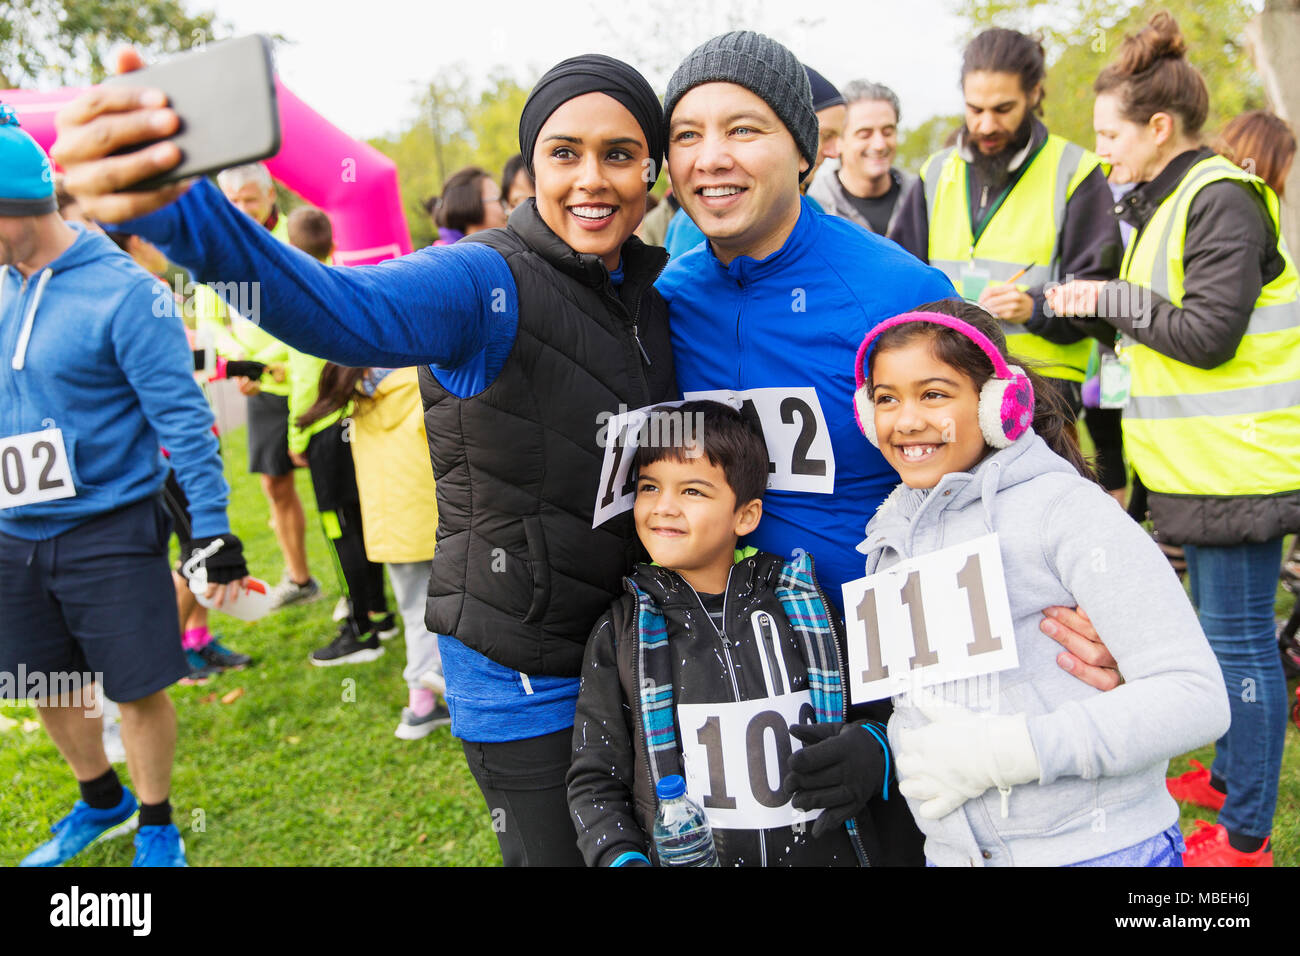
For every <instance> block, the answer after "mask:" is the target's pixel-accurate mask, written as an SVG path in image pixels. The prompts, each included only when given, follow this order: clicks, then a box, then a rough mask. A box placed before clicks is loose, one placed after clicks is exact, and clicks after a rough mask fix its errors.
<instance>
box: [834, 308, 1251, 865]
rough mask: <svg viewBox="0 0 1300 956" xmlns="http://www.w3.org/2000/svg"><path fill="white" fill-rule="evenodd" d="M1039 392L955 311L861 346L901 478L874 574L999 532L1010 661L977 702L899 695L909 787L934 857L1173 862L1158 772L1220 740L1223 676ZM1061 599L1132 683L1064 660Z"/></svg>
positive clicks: (872, 543) (894, 325)
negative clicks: (1056, 623)
mask: <svg viewBox="0 0 1300 956" xmlns="http://www.w3.org/2000/svg"><path fill="white" fill-rule="evenodd" d="M1038 384H1041V383H1040V382H1039V381H1038V379H1037V376H1036V375H1035V374H1034V373H1033V372H1032V371H1026V370H1025V369H1023V368H1020V367H1018V366H1016V365H1015V364H1012V361H1011V360H1009V358H1008V356H1007V354H1006V345H1005V339H1004V338H1003V335H1002V333H1001V332H1000V331H999V329H998V326H997V323H996V322H995V321H993V320H992V319H991V318H990V317H989V315H988V313H986V312H985V311H984V310H983V309H981V308H979V307H978V306H976V305H972V304H970V303H966V302H961V301H959V300H946V301H944V302H937V303H932V304H929V305H924V306H920V307H919V308H918V310H917V311H915V312H909V313H906V314H904V315H900V316H896V317H894V318H892V319H889V320H887V321H885V322H882V323H880V324H879V325H878V326H876V327H875V328H874V329H873V330H872V331H871V333H870V334H868V335H867V337H866V339H865V341H863V343H862V346H861V348H860V349H859V351H858V356H857V385H858V388H857V393H856V396H855V402H854V404H855V408H854V412H855V415H856V416H857V420H858V424H859V426H860V427H861V428H862V431H863V433H864V434H865V435H866V437H867V440H868V441H870V442H871V443H872V444H873V445H876V446H877V447H878V448H880V450H881V452H882V453H883V454H884V456H885V458H886V459H887V460H888V461H889V463H890V464H891V465H893V466H894V468H895V469H897V470H898V473H899V475H900V477H901V478H902V484H900V485H899V486H898V487H897V488H896V489H895V490H894V492H893V493H892V494H891V495H890V496H889V497H888V498H887V499H886V500H885V503H884V504H883V505H882V506H881V507H880V509H879V510H878V511H877V512H876V514H875V516H874V517H873V518H872V519H871V521H870V523H869V524H868V525H867V538H866V540H865V541H864V542H863V543H862V545H861V546H860V547H859V550H861V551H863V552H864V553H865V554H866V556H867V561H866V573H867V574H868V575H870V574H875V573H877V572H880V571H885V570H887V569H889V568H891V567H892V566H894V565H897V564H899V563H900V562H903V561H906V560H909V559H914V558H921V557H922V556H926V555H929V554H932V553H934V552H938V551H941V550H943V549H946V548H951V547H953V546H954V545H962V544H963V543H966V542H972V541H974V540H975V539H978V538H982V537H984V536H987V535H990V534H996V535H997V539H996V545H997V548H998V552H999V553H1000V557H1001V563H1002V567H1003V572H1004V579H1005V591H1006V598H1005V600H1006V601H1007V603H1008V604H1009V608H1010V630H1011V632H1012V635H1013V639H1014V643H1015V651H1016V661H1017V662H1016V664H1015V666H1014V667H1012V668H1011V669H1007V670H1002V671H1001V672H999V673H997V674H995V675H992V678H993V679H987V680H983V681H982V683H981V684H980V687H979V690H978V691H977V692H964V693H963V692H962V691H963V688H962V687H960V686H958V684H964V683H966V682H965V681H963V682H954V683H953V684H948V685H940V686H938V687H932V688H924V689H919V690H918V689H909V690H908V691H907V692H905V693H899V694H897V695H896V696H895V697H894V714H893V717H892V718H891V720H890V723H889V738H890V743H891V745H892V748H893V751H894V757H895V762H896V767H897V772H898V775H899V778H900V790H901V792H902V793H903V794H904V795H905V796H906V797H907V800H908V805H909V806H910V808H911V810H912V814H913V816H914V817H915V818H916V821H917V824H918V825H919V826H920V828H921V830H922V831H923V832H924V833H925V837H926V844H925V854H926V859H927V861H928V862H929V863H931V864H933V865H936V866H953V865H958V866H969V865H976V866H1015V865H1020V866H1026V865H1028V866H1061V865H1093V866H1096V865H1102V866H1106V865H1116V866H1180V865H1182V864H1181V856H1180V854H1181V852H1182V849H1183V846H1182V839H1181V836H1180V834H1179V831H1178V807H1177V805H1176V804H1175V803H1174V801H1173V800H1172V798H1170V796H1169V793H1168V791H1167V790H1166V789H1165V783H1164V777H1165V768H1166V766H1167V764H1168V760H1169V758H1170V757H1172V756H1175V755H1177V754H1180V753H1183V752H1185V751H1187V750H1191V749H1193V748H1195V747H1199V746H1201V745H1203V744H1205V743H1208V742H1209V741H1212V740H1214V739H1215V738H1217V737H1218V736H1220V735H1221V734H1222V733H1223V732H1224V731H1225V730H1226V729H1227V726H1228V720H1229V714H1228V700H1227V693H1226V691H1225V690H1224V685H1223V679H1222V676H1221V674H1220V671H1219V667H1218V664H1217V663H1216V662H1215V658H1214V654H1213V653H1212V652H1211V650H1210V647H1209V644H1208V643H1207V641H1206V639H1205V636H1204V634H1203V632H1202V631H1201V628H1200V626H1199V624H1198V623H1197V618H1196V614H1195V613H1194V612H1193V610H1192V607H1191V604H1190V602H1189V601H1188V599H1187V596H1186V594H1185V593H1184V592H1183V589H1182V587H1181V586H1180V585H1179V583H1178V579H1177V577H1175V575H1174V573H1173V571H1172V570H1171V569H1170V567H1169V563H1168V561H1167V560H1165V558H1164V556H1163V555H1162V554H1161V553H1160V550H1159V548H1158V547H1157V546H1156V545H1155V544H1154V543H1153V542H1152V541H1151V539H1150V538H1149V537H1148V536H1147V535H1146V534H1145V533H1144V532H1143V530H1142V529H1141V527H1139V526H1138V525H1137V524H1136V523H1135V522H1134V521H1133V520H1132V519H1131V518H1129V517H1128V515H1127V514H1125V512H1124V511H1123V509H1122V508H1120V506H1119V505H1118V504H1116V503H1115V501H1114V499H1113V498H1111V497H1110V496H1109V495H1107V494H1106V492H1105V491H1104V490H1103V489H1102V488H1101V487H1100V486H1099V485H1098V484H1097V483H1096V482H1095V480H1094V479H1093V476H1092V474H1091V471H1090V469H1089V467H1088V464H1087V462H1086V461H1085V459H1084V458H1083V455H1082V454H1081V453H1080V451H1079V448H1078V445H1077V444H1076V443H1075V438H1074V433H1073V430H1072V429H1071V428H1070V427H1069V426H1068V424H1067V418H1066V416H1067V414H1068V411H1067V410H1066V409H1064V408H1058V407H1057V405H1056V402H1055V401H1054V397H1053V393H1052V392H1051V390H1050V389H1048V388H1041V387H1040V388H1035V385H1038ZM969 586H970V582H969V579H967V580H965V581H964V582H963V583H962V587H969ZM980 586H981V587H983V586H984V585H980ZM995 586H996V585H995ZM980 600H981V602H982V601H985V600H987V601H989V602H990V604H992V603H996V602H997V601H998V597H997V596H996V595H992V594H991V593H990V594H983V595H981V598H980ZM918 603H919V602H918ZM1054 604H1062V605H1068V606H1074V605H1076V604H1078V605H1081V606H1084V607H1087V608H1088V609H1089V612H1090V614H1091V616H1092V620H1093V622H1094V624H1095V625H1096V627H1097V631H1098V633H1099V634H1100V635H1101V639H1102V641H1103V642H1104V643H1105V644H1106V646H1107V647H1108V648H1110V650H1111V652H1112V653H1113V654H1114V656H1115V659H1116V660H1117V661H1118V663H1119V669H1120V672H1121V674H1122V675H1123V677H1124V678H1125V681H1126V683H1125V684H1123V685H1122V686H1120V687H1119V688H1117V689H1115V690H1113V691H1109V692H1106V693H1102V692H1100V691H1098V690H1095V689H1094V688H1091V687H1088V686H1086V685H1084V684H1082V683H1081V682H1079V681H1077V680H1073V679H1072V678H1071V677H1070V676H1069V675H1068V674H1067V673H1065V672H1064V671H1062V670H1061V669H1060V667H1058V666H1057V664H1056V655H1057V651H1058V650H1059V647H1058V645H1057V644H1056V643H1055V642H1054V641H1052V640H1050V639H1049V638H1047V637H1045V636H1044V635H1043V634H1042V632H1041V631H1039V629H1038V619H1039V617H1040V613H1039V609H1041V608H1043V607H1047V606H1049V605H1054ZM1002 606H1004V607H1005V605H1002ZM913 630H914V631H915V622H914V624H913ZM917 653H918V657H919V656H920V650H918V652H917ZM913 667H915V664H913ZM967 680H968V681H973V680H975V679H974V678H969V679H967ZM966 690H968V691H969V690H970V689H969V688H967V689H966ZM954 700H960V701H961V703H960V704H955V703H953V701H954Z"/></svg>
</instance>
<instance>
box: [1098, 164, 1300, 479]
mask: <svg viewBox="0 0 1300 956" xmlns="http://www.w3.org/2000/svg"><path fill="white" fill-rule="evenodd" d="M1225 179H1230V180H1236V181H1238V182H1243V183H1249V184H1250V185H1251V186H1253V187H1254V188H1255V189H1256V190H1257V191H1258V192H1259V194H1260V196H1262V197H1263V199H1264V202H1265V205H1266V206H1267V207H1268V212H1269V216H1270V218H1271V219H1272V222H1273V229H1274V233H1275V234H1276V235H1277V236H1278V250H1279V252H1280V253H1281V255H1282V258H1283V261H1284V262H1285V266H1284V268H1283V270H1282V273H1281V274H1280V275H1279V276H1278V277H1277V278H1276V279H1274V280H1273V281H1272V282H1270V283H1268V284H1267V285H1266V286H1264V288H1263V289H1262V290H1261V291H1260V294H1259V298H1258V299H1256V300H1255V308H1254V310H1253V311H1252V312H1251V315H1250V322H1249V324H1248V325H1247V326H1246V334H1245V335H1244V336H1243V337H1242V340H1241V344H1239V345H1238V346H1237V351H1236V354H1234V355H1233V357H1232V358H1231V359H1229V360H1228V361H1227V362H1225V363H1223V364H1222V365H1220V366H1218V367H1217V368H1214V369H1210V370H1208V371H1206V370H1204V369H1199V368H1195V367H1194V366H1191V365H1186V364H1184V363H1182V362H1179V361H1178V360H1176V359H1172V358H1169V357H1168V356H1166V355H1162V354H1161V353H1159V352H1157V351H1155V350H1154V349H1152V348H1148V347H1147V346H1145V345H1139V344H1137V343H1136V342H1135V341H1134V340H1133V339H1132V337H1130V336H1127V335H1126V336H1124V337H1123V341H1122V343H1121V348H1120V356H1121V359H1122V360H1123V361H1125V362H1127V363H1128V364H1129V365H1130V368H1131V370H1132V382H1131V393H1130V399H1129V403H1128V405H1127V406H1126V407H1125V409H1124V422H1123V428H1124V450H1125V452H1126V453H1127V454H1128V456H1129V460H1130V461H1132V462H1133V467H1134V469H1135V470H1136V471H1137V473H1138V474H1139V475H1140V476H1141V477H1142V481H1143V483H1144V484H1145V485H1146V486H1147V487H1148V488H1149V489H1151V490H1152V491H1156V492H1160V493H1162V494H1170V495H1198V496H1202V497H1204V496H1220V495H1223V496H1229V495H1231V496H1238V495H1270V494H1278V493H1282V492H1293V491H1296V490H1298V489H1300V276H1298V275H1297V272H1296V266H1295V262H1294V261H1293V260H1292V258H1291V255H1290V253H1289V252H1288V251H1287V248H1286V243H1285V241H1284V240H1283V239H1282V231H1281V221H1280V216H1279V204H1278V198H1277V195H1276V194H1275V193H1274V192H1273V190H1272V189H1270V188H1269V187H1268V186H1267V184H1265V183H1264V182H1263V181H1262V180H1260V179H1259V178H1258V177H1256V176H1252V175H1250V174H1249V173H1246V172H1244V171H1242V170H1241V169H1238V168H1237V167H1236V166H1234V165H1233V164H1232V163H1230V162H1228V161H1227V160H1226V159H1223V158H1222V157H1220V156H1212V157H1209V158H1207V159H1203V160H1201V161H1200V162H1199V163H1196V164H1195V165H1194V166H1192V168H1191V169H1189V170H1188V171H1187V174H1186V175H1185V176H1183V178H1182V181H1181V182H1179V184H1178V185H1177V186H1176V187H1175V189H1174V191H1173V192H1172V193H1171V194H1170V195H1169V196H1167V197H1166V198H1165V200H1164V202H1162V203H1161V204H1160V206H1159V207H1158V208H1157V209H1156V211H1155V214H1154V215H1153V216H1152V217H1151V220H1150V221H1149V222H1148V223H1147V224H1146V226H1145V227H1144V228H1143V229H1142V231H1141V233H1139V234H1138V235H1137V236H1136V237H1135V238H1134V240H1133V241H1131V242H1130V243H1129V247H1128V249H1127V250H1125V255H1124V264H1123V268H1122V270H1121V278H1123V279H1125V280H1127V281H1128V282H1131V283H1133V284H1134V285H1136V286H1140V287H1142V288H1143V289H1147V290H1150V291H1151V292H1154V293H1155V294H1156V295H1159V296H1160V297H1161V298H1164V299H1167V300H1168V301H1169V302H1171V303H1173V305H1175V306H1181V305H1182V301H1183V292H1184V288H1183V279H1184V273H1183V255H1184V245H1185V243H1186V241H1187V216H1188V211H1189V210H1190V209H1191V205H1192V200H1193V199H1194V198H1195V196H1196V194H1197V193H1198V192H1200V191H1201V190H1202V189H1204V188H1205V187H1206V186H1208V185H1209V184H1210V183H1214V182H1219V181H1221V180H1225ZM1146 308H1148V309H1149V308H1150V302H1147V303H1146Z"/></svg>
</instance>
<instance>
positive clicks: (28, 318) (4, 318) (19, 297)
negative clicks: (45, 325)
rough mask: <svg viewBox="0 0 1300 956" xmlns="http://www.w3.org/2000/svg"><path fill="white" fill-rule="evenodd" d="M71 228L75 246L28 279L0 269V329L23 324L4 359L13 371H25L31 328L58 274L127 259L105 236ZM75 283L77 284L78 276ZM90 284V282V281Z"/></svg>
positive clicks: (13, 271) (11, 270)
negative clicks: (106, 257) (31, 285)
mask: <svg viewBox="0 0 1300 956" xmlns="http://www.w3.org/2000/svg"><path fill="white" fill-rule="evenodd" d="M69 226H70V228H71V229H72V230H73V231H75V232H76V233H77V238H76V239H75V240H73V243H72V245H70V246H69V247H68V248H67V249H65V250H63V252H62V253H61V254H60V255H58V256H57V257H55V258H54V259H52V260H51V261H50V262H49V263H48V264H47V265H46V266H45V267H44V268H42V269H41V270H40V271H38V272H36V273H35V274H33V275H32V276H30V277H25V276H23V274H22V273H20V272H19V271H18V270H17V269H16V268H13V267H11V266H0V327H3V328H7V327H9V324H10V323H11V322H17V323H20V324H19V326H18V338H17V340H16V341H15V343H14V347H13V351H12V353H11V354H10V355H7V356H5V359H6V360H7V361H8V362H9V366H10V368H12V369H13V370H14V371H21V370H22V369H23V368H24V367H26V364H27V346H28V343H30V342H31V340H32V328H33V327H34V326H35V325H36V321H37V318H38V316H39V314H40V308H41V300H42V299H43V298H44V296H45V289H46V286H48V285H49V283H50V280H51V279H53V278H54V276H55V275H56V274H59V275H62V274H64V273H74V272H75V271H76V270H77V269H80V268H82V267H85V266H89V265H92V264H93V263H95V262H96V261H97V260H99V259H101V258H102V257H103V256H104V255H106V254H112V255H120V256H125V255H126V254H125V253H124V252H122V251H121V250H120V249H119V248H118V247H117V244H116V243H114V242H113V241H112V240H111V239H109V238H108V237H107V236H105V235H104V234H103V233H102V232H92V231H90V230H88V229H84V228H83V227H81V226H80V225H78V224H76V223H70V224H69ZM73 279H74V281H75V276H73ZM87 281H91V280H90V279H89V278H88V279H87ZM29 282H30V283H34V284H35V285H34V288H33V291H32V293H31V294H30V295H29V296H24V294H23V293H24V292H25V291H26V289H27V285H28V283H29Z"/></svg>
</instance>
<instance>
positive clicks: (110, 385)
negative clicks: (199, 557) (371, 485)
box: [0, 226, 230, 541]
mask: <svg viewBox="0 0 1300 956" xmlns="http://www.w3.org/2000/svg"><path fill="white" fill-rule="evenodd" d="M72 228H73V229H74V230H76V231H77V233H78V235H77V238H76V241H75V242H73V244H72V245H71V246H69V247H68V248H67V249H66V250H65V251H64V252H63V253H62V255H60V256H58V257H57V258H55V259H54V260H53V261H52V262H50V263H49V265H47V266H46V267H45V268H43V269H41V270H40V271H39V272H38V273H36V274H35V275H32V276H31V277H30V278H24V276H23V275H22V274H21V273H19V272H18V270H17V269H15V268H13V267H6V266H0V437H4V438H7V437H10V436H13V435H22V434H26V433H29V432H35V431H39V430H41V429H45V428H58V429H60V430H61V431H62V433H63V443H64V447H65V448H66V449H67V453H68V464H69V467H70V469H71V472H72V480H73V484H74V485H75V486H76V492H77V493H76V496H75V497H70V498H59V499H55V500H53V501H44V502H38V503H35V504H27V505H19V506H17V507H12V508H6V509H4V510H0V532H3V533H4V534H8V535H12V536H13V537H16V538H23V539H25V540H29V541H43V540H48V539H50V538H53V537H55V536H57V535H60V534H62V533H64V532H65V531H69V530H71V529H72V528H75V527H76V526H77V525H79V524H82V523H84V522H86V521H89V520H90V519H91V518H94V517H96V516H98V515H101V514H104V513H106V512H109V511H113V510H115V509H117V508H121V507H124V506H126V505H129V504H134V503H135V502H137V501H140V500H141V499H143V498H148V497H150V496H151V495H154V494H156V493H157V492H158V491H159V489H161V488H162V486H163V483H164V482H165V481H166V479H167V471H168V468H169V465H168V463H167V459H166V458H164V457H163V454H162V447H163V446H165V447H166V448H167V450H168V452H169V453H170V455H171V466H170V467H174V468H175V470H176V476H177V479H178V480H179V481H180V484H181V488H182V489H183V490H184V492H185V494H186V496H187V497H188V498H189V500H190V519H191V521H192V523H193V526H194V534H195V535H196V536H198V537H207V536H210V535H218V534H224V533H226V532H228V531H229V530H230V525H229V523H228V522H227V520H226V501H227V498H228V497H229V487H228V486H227V485H226V480H225V478H224V477H223V475H222V471H221V458H220V455H219V452H218V446H217V439H216V437H215V436H214V435H213V434H212V411H211V409H209V408H208V403H207V401H206V400H205V399H204V397H203V393H202V391H201V390H200V389H199V386H198V385H197V384H196V383H195V381H194V376H193V371H194V360H193V356H192V355H191V352H190V347H189V344H188V342H187V341H186V338H185V328H184V325H183V324H182V323H181V321H180V319H179V318H178V317H177V316H176V312H175V308H174V299H173V297H172V293H171V291H170V290H169V289H168V288H167V287H166V286H164V285H163V284H162V283H161V282H159V281H158V280H157V279H155V278H154V277H153V276H151V275H149V274H148V273H147V272H145V271H144V270H143V269H141V268H140V267H139V266H137V265H136V264H135V263H134V262H132V261H131V258H130V256H128V255H127V254H126V253H125V252H123V251H122V250H120V249H119V248H118V247H117V246H116V245H114V244H113V243H112V241H110V240H109V239H108V238H107V237H106V236H104V235H103V234H102V233H98V232H89V231H86V230H83V229H81V228H80V227H79V226H73V227H72Z"/></svg>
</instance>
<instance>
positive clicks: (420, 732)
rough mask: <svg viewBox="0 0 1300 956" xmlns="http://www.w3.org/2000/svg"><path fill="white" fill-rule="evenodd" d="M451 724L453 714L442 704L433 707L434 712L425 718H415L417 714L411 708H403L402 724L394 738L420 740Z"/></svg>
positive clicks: (430, 712) (395, 732) (394, 733)
mask: <svg viewBox="0 0 1300 956" xmlns="http://www.w3.org/2000/svg"><path fill="white" fill-rule="evenodd" d="M450 723H451V714H450V713H448V712H447V708H446V707H445V706H444V705H443V704H442V703H440V702H438V703H435V704H434V705H433V710H431V711H429V712H428V713H427V714H425V715H424V716H423V717H417V716H415V712H414V711H413V710H411V708H409V707H403V708H402V722H401V723H399V724H398V725H397V730H395V731H394V732H393V736H394V737H396V738H397V739H398V740H419V739H421V738H422V737H427V736H429V734H431V733H433V731H434V729H435V728H437V727H445V726H447V725H448V724H450Z"/></svg>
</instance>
